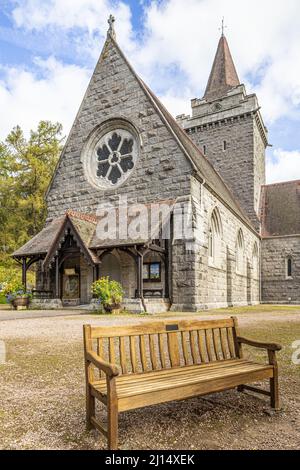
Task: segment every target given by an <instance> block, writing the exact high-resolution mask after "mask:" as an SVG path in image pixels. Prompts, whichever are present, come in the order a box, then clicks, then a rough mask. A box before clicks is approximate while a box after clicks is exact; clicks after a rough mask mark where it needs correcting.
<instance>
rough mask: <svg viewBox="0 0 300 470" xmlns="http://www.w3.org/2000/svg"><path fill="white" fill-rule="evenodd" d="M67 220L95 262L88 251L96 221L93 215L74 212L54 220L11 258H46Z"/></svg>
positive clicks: (94, 256)
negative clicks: (39, 256) (37, 256)
mask: <svg viewBox="0 0 300 470" xmlns="http://www.w3.org/2000/svg"><path fill="white" fill-rule="evenodd" d="M68 219H69V220H70V221H71V223H72V225H73V226H74V228H75V230H76V232H77V234H78V236H79V237H80V239H81V241H82V243H83V244H84V246H85V248H86V250H87V251H88V253H89V255H90V257H91V258H92V259H93V261H97V257H96V255H95V254H94V253H93V252H92V251H91V250H90V249H89V244H90V241H91V239H92V237H93V234H94V232H95V230H96V224H97V219H96V217H95V216H93V215H87V214H82V213H79V212H75V211H68V212H67V213H66V214H65V215H63V216H61V217H58V218H57V219H54V220H53V221H52V222H51V223H50V224H49V225H47V226H46V227H45V228H44V229H43V230H42V231H41V232H40V233H38V234H37V235H36V236H35V237H34V238H32V239H31V240H30V241H29V242H27V243H26V244H25V245H24V246H23V247H22V248H20V249H19V250H17V251H15V252H14V253H13V255H12V256H13V257H15V258H20V257H23V256H35V255H41V256H44V255H45V256H46V255H47V254H48V253H49V252H50V250H51V249H52V247H53V245H54V244H55V243H56V241H57V240H58V238H60V233H61V231H62V229H63V227H64V225H65V223H66V222H67V220H68Z"/></svg>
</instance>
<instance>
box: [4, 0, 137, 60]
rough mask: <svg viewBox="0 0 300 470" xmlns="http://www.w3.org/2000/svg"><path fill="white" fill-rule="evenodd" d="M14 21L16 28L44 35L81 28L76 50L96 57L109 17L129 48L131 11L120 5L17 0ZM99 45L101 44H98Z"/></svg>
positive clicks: (100, 0)
mask: <svg viewBox="0 0 300 470" xmlns="http://www.w3.org/2000/svg"><path fill="white" fill-rule="evenodd" d="M16 3H17V7H16V8H15V9H14V10H13V13H12V14H13V18H14V21H15V23H16V25H17V27H19V28H24V29H26V30H35V31H43V30H46V29H49V28H52V29H53V34H56V35H58V34H59V30H62V31H64V32H65V31H68V30H72V29H74V28H80V29H81V30H82V31H81V32H80V34H78V35H77V38H76V41H77V43H78V47H79V50H80V49H84V50H85V52H86V53H89V54H91V55H92V56H94V54H95V53H96V54H97V55H99V42H100V41H101V40H103V39H104V37H105V35H106V31H107V29H108V24H107V20H108V17H109V15H110V14H113V15H115V17H117V18H118V36H119V39H120V41H121V42H122V43H123V44H126V49H127V50H130V49H131V48H132V40H131V36H132V35H133V31H132V26H131V10H130V8H129V6H128V5H126V4H125V3H124V2H122V1H112V0H47V1H45V0H16ZM100 44H101V43H100Z"/></svg>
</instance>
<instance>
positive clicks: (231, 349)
mask: <svg viewBox="0 0 300 470" xmlns="http://www.w3.org/2000/svg"><path fill="white" fill-rule="evenodd" d="M226 331H227V341H228V347H229V353H230V357H232V358H234V357H235V350H234V343H233V336H232V328H226Z"/></svg>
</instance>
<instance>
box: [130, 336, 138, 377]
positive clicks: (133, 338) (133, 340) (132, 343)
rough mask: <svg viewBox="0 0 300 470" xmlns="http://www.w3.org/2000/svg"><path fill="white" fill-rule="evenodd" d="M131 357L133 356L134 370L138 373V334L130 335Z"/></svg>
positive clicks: (132, 365) (132, 364)
mask: <svg viewBox="0 0 300 470" xmlns="http://www.w3.org/2000/svg"><path fill="white" fill-rule="evenodd" d="M130 358H131V367H132V372H133V373H136V372H137V371H138V366H137V354H136V336H130Z"/></svg>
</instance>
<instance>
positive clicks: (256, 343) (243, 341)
mask: <svg viewBox="0 0 300 470" xmlns="http://www.w3.org/2000/svg"><path fill="white" fill-rule="evenodd" d="M237 342H238V343H239V344H246V345H248V346H253V347H254V348H259V349H266V350H267V351H281V349H282V346H280V344H274V343H261V342H259V341H253V340H251V339H247V338H242V337H241V336H238V337H237Z"/></svg>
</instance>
